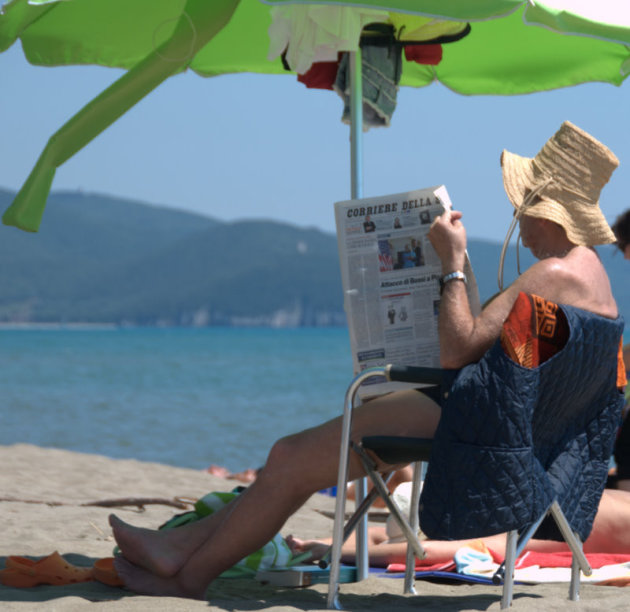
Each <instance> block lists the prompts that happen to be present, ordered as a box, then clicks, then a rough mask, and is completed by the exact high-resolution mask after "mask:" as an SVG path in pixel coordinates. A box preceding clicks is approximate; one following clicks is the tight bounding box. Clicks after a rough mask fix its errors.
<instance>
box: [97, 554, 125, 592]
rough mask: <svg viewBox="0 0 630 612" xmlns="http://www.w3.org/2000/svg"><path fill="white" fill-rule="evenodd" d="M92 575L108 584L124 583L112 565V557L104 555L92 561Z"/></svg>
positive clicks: (117, 584)
mask: <svg viewBox="0 0 630 612" xmlns="http://www.w3.org/2000/svg"><path fill="white" fill-rule="evenodd" d="M92 577H93V578H94V580H98V581H99V582H102V583H103V584H107V585H109V586H114V587H120V586H125V583H124V582H123V581H122V580H121V579H120V576H119V575H118V572H117V571H116V568H115V567H114V557H106V558H105V559H99V560H98V561H95V562H94V567H93V568H92Z"/></svg>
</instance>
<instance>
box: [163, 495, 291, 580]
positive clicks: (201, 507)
mask: <svg viewBox="0 0 630 612" xmlns="http://www.w3.org/2000/svg"><path fill="white" fill-rule="evenodd" d="M238 494H239V493H238V492H237V491H232V492H229V493H222V492H212V493H208V494H207V495H204V496H203V497H202V498H201V499H199V500H197V502H196V503H195V509H194V511H191V512H186V513H185V514H179V515H177V516H174V517H173V518H172V519H171V520H170V521H168V522H166V523H165V524H164V525H162V526H161V527H160V529H173V528H176V527H180V526H181V525H185V524H186V523H190V522H193V521H198V520H199V519H201V518H203V517H205V516H210V515H211V514H214V513H215V512H217V511H218V510H220V509H221V508H223V507H224V506H225V505H227V504H229V503H230V502H231V501H232V500H233V499H234V498H235V497H237V496H238ZM302 557H303V556H300V557H299V558H295V559H293V555H292V553H291V549H290V548H289V547H288V545H287V543H286V542H285V541H284V538H283V537H282V536H281V535H280V534H279V533H277V534H276V535H275V536H274V537H273V538H272V539H271V540H270V541H269V542H267V544H265V545H264V546H263V547H262V548H260V549H259V550H257V551H256V552H253V553H252V554H251V555H248V556H247V557H245V558H244V559H241V560H240V561H239V562H238V563H237V564H236V565H234V566H233V567H231V568H230V569H228V570H226V571H225V572H223V573H222V574H221V578H247V577H251V578H253V577H255V576H256V573H257V572H258V571H261V570H271V569H286V568H288V567H290V566H291V565H293V564H295V563H298V562H299V561H300V560H301V559H302Z"/></svg>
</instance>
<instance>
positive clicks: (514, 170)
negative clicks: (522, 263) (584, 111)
mask: <svg viewBox="0 0 630 612" xmlns="http://www.w3.org/2000/svg"><path fill="white" fill-rule="evenodd" d="M618 165H619V160H618V159H617V158H616V157H615V155H614V153H613V152H612V151H611V150H610V149H608V147H606V146H605V145H603V144H602V143H601V142H599V141H598V140H596V139H595V138H593V137H592V136H591V135H590V134H587V133H586V132H585V131H584V130H581V129H580V128H579V127H577V126H575V125H573V124H572V123H570V122H569V121H565V122H564V123H563V124H562V126H561V127H560V129H559V130H558V131H557V132H556V133H555V134H554V135H553V136H552V137H551V138H550V139H549V140H548V141H547V142H546V143H545V145H544V146H543V148H542V149H541V150H540V151H539V152H538V154H537V155H536V157H534V158H533V159H530V158H527V157H521V156H520V155H515V154H514V153H510V152H509V151H503V153H502V155H501V166H502V168H503V185H504V187H505V191H506V192H507V195H508V197H509V198H510V201H511V202H512V205H513V206H514V208H516V210H517V211H518V213H524V214H527V215H530V216H532V217H538V218H541V219H548V220H550V221H554V222H555V223H558V224H559V225H561V226H562V227H563V228H564V230H565V231H566V233H567V237H568V238H569V240H570V241H571V242H573V243H574V244H578V245H582V246H592V245H596V244H609V243H612V242H615V235H614V234H613V232H612V230H611V229H610V226H609V225H608V223H607V221H606V218H605V217H604V215H603V213H602V211H601V209H600V207H599V193H600V191H601V190H602V188H603V187H604V185H605V184H606V183H607V182H608V180H609V179H610V176H611V175H612V173H613V171H614V170H615V168H616V167H617V166H618ZM528 201H529V202H533V203H531V204H530V203H529V202H528ZM520 209H522V210H520Z"/></svg>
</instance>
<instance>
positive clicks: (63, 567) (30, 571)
mask: <svg viewBox="0 0 630 612" xmlns="http://www.w3.org/2000/svg"><path fill="white" fill-rule="evenodd" d="M89 580H92V568H91V567H78V566H76V565H72V564H71V563H68V562H67V561H66V560H65V559H64V558H63V557H62V556H61V555H60V554H59V553H58V552H57V551H55V552H54V553H52V555H48V557H44V558H43V559H40V560H39V561H34V560H33V559H28V558H26V557H16V556H10V557H8V558H7V561H6V569H5V570H2V571H1V572H0V582H1V583H2V584H4V585H5V586H13V587H20V588H26V587H34V586H37V585H38V584H51V585H54V586H61V585H64V584H76V583H77V582H87V581H89Z"/></svg>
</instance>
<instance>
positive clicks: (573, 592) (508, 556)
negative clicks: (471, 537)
mask: <svg viewBox="0 0 630 612" xmlns="http://www.w3.org/2000/svg"><path fill="white" fill-rule="evenodd" d="M548 514H551V516H552V517H553V519H554V521H555V522H556V525H557V526H558V529H559V530H560V533H561V534H562V537H563V539H564V541H565V542H566V543H567V545H568V546H569V549H570V550H571V553H572V560H571V583H570V585H569V599H570V600H572V601H578V600H579V597H580V572H582V573H584V575H585V576H590V575H591V574H592V573H593V570H592V568H591V566H590V564H589V562H588V560H587V559H586V556H585V555H584V550H583V546H582V542H581V540H580V537H579V536H578V534H577V533H574V532H573V531H571V526H570V525H569V523H568V521H567V519H566V517H565V516H564V512H562V508H560V504H559V503H558V501H557V500H554V501H553V502H552V503H551V504H550V505H549V507H548V508H547V510H546V511H545V512H544V513H543V514H542V515H541V516H540V518H539V519H538V520H537V521H536V522H535V523H534V524H533V525H532V526H531V527H530V528H529V529H528V530H527V531H526V532H524V533H522V534H520V535H519V534H518V532H517V531H510V532H509V533H508V535H507V541H506V545H505V561H504V562H503V563H502V564H501V567H499V569H498V570H497V571H496V572H495V574H494V576H493V577H492V580H493V582H494V583H495V584H499V583H500V581H501V580H503V595H502V598H501V609H502V610H505V609H506V608H509V607H510V605H511V604H512V593H513V585H514V564H515V562H516V558H517V557H518V556H519V555H520V554H521V553H522V552H523V549H524V548H525V546H526V545H527V543H528V542H529V540H530V539H531V538H532V536H533V535H534V533H535V532H536V530H537V529H538V527H539V526H540V524H541V523H542V522H543V519H544V518H545V517H546V516H547V515H548Z"/></svg>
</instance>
